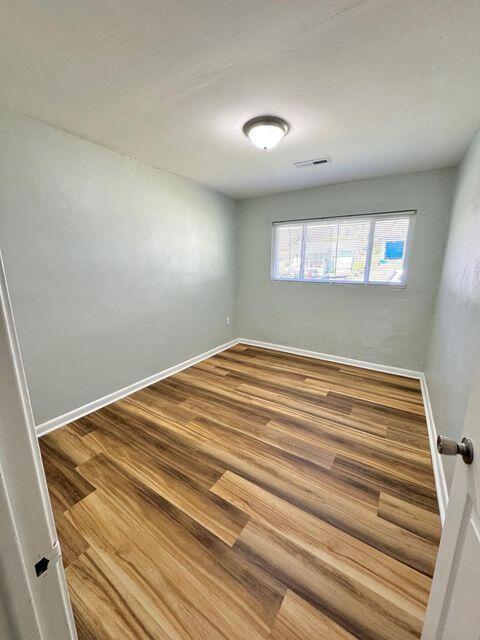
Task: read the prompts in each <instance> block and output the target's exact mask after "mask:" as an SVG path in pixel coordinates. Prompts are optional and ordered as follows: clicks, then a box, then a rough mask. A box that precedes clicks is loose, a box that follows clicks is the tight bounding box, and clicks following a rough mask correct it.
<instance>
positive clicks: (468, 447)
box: [437, 436, 473, 464]
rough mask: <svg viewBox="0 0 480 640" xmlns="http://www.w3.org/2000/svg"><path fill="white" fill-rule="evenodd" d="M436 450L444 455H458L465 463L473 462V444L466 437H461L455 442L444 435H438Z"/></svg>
mask: <svg viewBox="0 0 480 640" xmlns="http://www.w3.org/2000/svg"><path fill="white" fill-rule="evenodd" d="M437 451H438V453H441V454H442V455H444V456H456V455H460V456H462V459H463V461H464V462H465V464H472V462H473V444H472V441H471V440H469V439H468V438H463V439H462V441H461V442H457V441H456V440H452V438H447V437H446V436H438V437H437Z"/></svg>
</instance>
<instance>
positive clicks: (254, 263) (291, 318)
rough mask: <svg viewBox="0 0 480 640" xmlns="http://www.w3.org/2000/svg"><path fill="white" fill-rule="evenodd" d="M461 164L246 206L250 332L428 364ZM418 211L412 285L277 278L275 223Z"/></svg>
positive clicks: (245, 306) (343, 352)
mask: <svg viewBox="0 0 480 640" xmlns="http://www.w3.org/2000/svg"><path fill="white" fill-rule="evenodd" d="M454 179H455V170H453V169H444V170H442V171H433V172H426V173H417V174H411V175H403V176H394V177H388V178H379V179H375V180H365V181H361V182H352V183H348V184H341V185H335V186H330V187H321V188H316V189H307V190H302V191H294V192H289V193H284V194H280V195H275V196H268V197H263V198H254V199H251V200H244V201H242V202H239V204H238V213H239V217H238V242H239V245H238V266H239V273H238V315H239V331H240V335H241V337H243V338H253V339H257V340H262V341H267V342H274V343H277V344H282V345H287V346H291V347H297V348H303V349H311V350H314V351H320V352H323V353H328V354H333V355H337V356H346V357H350V358H357V359H360V360H366V361H369V362H375V363H380V364H387V365H392V366H397V367H406V368H409V369H415V370H423V366H424V362H425V352H426V344H427V337H428V333H429V330H430V325H431V319H432V311H433V304H434V298H435V293H436V289H437V284H438V274H439V273H440V269H441V264H442V258H443V251H444V243H445V239H446V235H447V226H448V215H449V210H450V206H451V201H452V193H453V185H454ZM399 209H418V214H417V216H416V222H415V233H414V238H413V246H412V254H411V259H410V276H409V280H408V286H407V288H406V289H396V288H391V287H378V286H377V287H376V286H358V285H357V286H355V285H328V284H318V283H317V284H313V283H306V284H304V283H287V282H272V280H271V279H270V260H271V229H272V222H273V221H277V220H289V219H297V218H315V217H322V216H332V215H342V214H352V213H369V212H378V211H391V210H399Z"/></svg>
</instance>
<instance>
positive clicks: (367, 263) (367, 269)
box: [363, 220, 375, 284]
mask: <svg viewBox="0 0 480 640" xmlns="http://www.w3.org/2000/svg"><path fill="white" fill-rule="evenodd" d="M374 236H375V220H370V233H369V236H368V245H367V258H366V260H365V279H364V281H363V283H364V284H368V282H369V280H370V267H371V263H372V251H373V238H374Z"/></svg>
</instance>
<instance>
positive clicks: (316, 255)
mask: <svg viewBox="0 0 480 640" xmlns="http://www.w3.org/2000/svg"><path fill="white" fill-rule="evenodd" d="M414 213H415V212H414V211H407V212H401V213H398V214H373V215H369V216H349V217H342V218H323V219H318V220H305V221H300V222H291V223H274V233H273V242H274V246H273V264H272V277H273V279H275V280H286V281H300V282H338V283H342V282H344V283H351V284H355V283H357V284H390V285H405V283H406V278H407V256H408V249H409V246H408V245H409V241H410V236H411V233H410V231H411V226H412V216H413V214H414Z"/></svg>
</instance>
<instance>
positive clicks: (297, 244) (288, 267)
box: [275, 225, 303, 279]
mask: <svg viewBox="0 0 480 640" xmlns="http://www.w3.org/2000/svg"><path fill="white" fill-rule="evenodd" d="M302 230H303V227H302V226H301V225H299V226H294V227H293V226H292V227H276V228H275V239H276V262H277V264H276V265H275V277H276V278H287V279H288V278H300V261H301V254H302Z"/></svg>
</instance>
